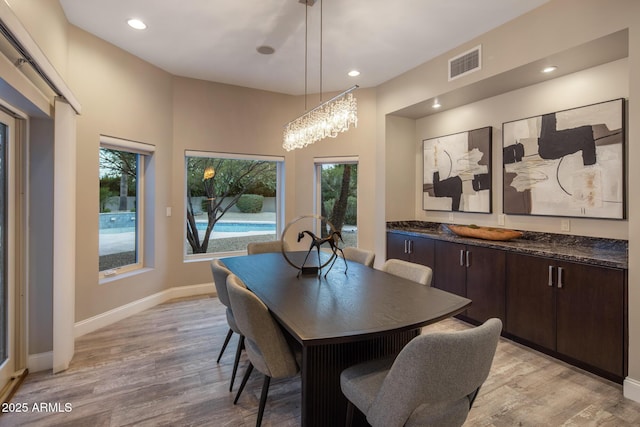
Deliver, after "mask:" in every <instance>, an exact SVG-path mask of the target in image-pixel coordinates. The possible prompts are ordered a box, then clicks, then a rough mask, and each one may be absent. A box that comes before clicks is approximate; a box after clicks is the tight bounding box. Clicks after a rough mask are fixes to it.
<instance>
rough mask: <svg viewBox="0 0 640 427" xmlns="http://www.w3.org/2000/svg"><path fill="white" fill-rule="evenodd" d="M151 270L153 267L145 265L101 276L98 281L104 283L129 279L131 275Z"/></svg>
mask: <svg viewBox="0 0 640 427" xmlns="http://www.w3.org/2000/svg"><path fill="white" fill-rule="evenodd" d="M150 271H153V268H149V267H143V268H138V269H136V270H129V271H124V272H122V273H116V274H113V275H110V276H107V277H101V278H100V280H99V281H98V284H100V285H104V284H107V283H111V282H116V281H118V280H121V279H128V278H129V277H133V276H137V275H139V274H144V273H148V272H150Z"/></svg>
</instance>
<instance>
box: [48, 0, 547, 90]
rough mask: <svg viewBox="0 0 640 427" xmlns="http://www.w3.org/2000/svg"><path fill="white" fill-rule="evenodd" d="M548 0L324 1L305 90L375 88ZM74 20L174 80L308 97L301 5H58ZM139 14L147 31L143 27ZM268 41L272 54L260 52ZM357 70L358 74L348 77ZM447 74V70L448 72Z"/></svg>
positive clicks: (314, 12)
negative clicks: (137, 26)
mask: <svg viewBox="0 0 640 427" xmlns="http://www.w3.org/2000/svg"><path fill="white" fill-rule="evenodd" d="M547 1H548V0H324V1H322V0H318V2H317V3H316V4H315V5H314V6H313V7H310V8H309V9H308V26H307V28H308V31H307V32H308V41H307V50H308V64H307V69H308V72H307V76H308V77H307V81H308V87H307V91H308V93H316V92H319V91H320V78H319V76H320V71H319V69H320V66H319V64H320V56H319V51H320V49H319V47H320V25H319V22H320V19H319V17H320V10H321V2H322V3H324V5H322V8H323V11H322V12H323V13H322V16H323V20H322V21H323V23H322V44H323V49H322V85H323V86H322V90H323V91H324V92H330V91H341V90H344V89H347V88H348V87H351V86H352V85H354V84H358V85H360V86H361V87H373V86H377V85H379V84H381V83H383V82H385V81H387V80H389V79H391V78H393V77H395V76H397V75H399V74H401V73H403V72H405V71H408V70H410V69H412V68H414V67H416V66H418V65H420V64H422V63H424V62H426V61H428V60H429V59H431V58H433V57H435V56H438V55H440V54H442V53H444V52H446V51H448V50H450V49H452V48H454V47H456V46H459V45H461V44H462V43H464V42H466V41H469V40H471V39H472V38H474V37H476V36H478V35H480V34H482V33H485V32H487V31H489V30H491V29H492V28H495V27H497V26H499V25H501V24H503V23H505V22H507V21H509V20H511V19H513V18H515V17H517V16H519V15H521V14H523V13H526V12H527V11H529V10H532V9H534V8H536V7H538V6H540V5H541V4H543V3H546V2H547ZM60 3H61V5H62V7H63V9H64V12H65V14H66V16H67V19H68V20H69V22H71V23H72V24H74V25H76V26H78V27H80V28H82V29H84V30H86V31H88V32H90V33H92V34H95V35H96V36H98V37H100V38H101V39H104V40H106V41H108V42H110V43H112V44H114V45H116V46H118V47H120V48H122V49H124V50H126V51H128V52H130V53H132V54H134V55H136V56H138V57H140V58H142V59H144V60H145V61H148V62H150V63H152V64H155V65H156V66H158V67H160V68H162V69H164V70H166V71H168V72H169V73H171V74H174V75H178V76H185V77H192V78H197V79H202V80H209V81H215V82H221V83H227V84H233V85H239V86H245V87H251V88H256V89H263V90H269V91H274V92H281V93H287V94H295V95H299V94H303V93H304V92H305V6H304V4H301V3H299V1H298V0H244V1H242V0H183V1H177V0H60ZM132 17H136V18H139V19H142V20H143V21H145V22H146V24H147V26H148V28H147V29H146V30H144V31H136V30H133V29H131V28H129V27H128V25H127V23H126V21H127V20H128V19H129V18H132ZM261 45H269V46H272V47H273V48H274V49H275V53H274V54H272V55H262V54H259V53H258V52H257V51H256V48H257V47H258V46H261ZM351 69H358V70H359V71H360V72H361V75H360V76H358V77H355V78H354V77H348V76H347V72H348V71H350V70H351ZM443 72H446V71H444V70H443Z"/></svg>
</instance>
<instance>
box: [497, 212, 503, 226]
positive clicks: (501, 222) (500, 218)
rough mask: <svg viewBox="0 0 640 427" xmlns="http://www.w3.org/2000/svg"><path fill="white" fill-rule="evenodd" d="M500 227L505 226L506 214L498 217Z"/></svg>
mask: <svg viewBox="0 0 640 427" xmlns="http://www.w3.org/2000/svg"><path fill="white" fill-rule="evenodd" d="M498 225H504V214H500V215H498Z"/></svg>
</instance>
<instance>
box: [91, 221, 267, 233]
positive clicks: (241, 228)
mask: <svg viewBox="0 0 640 427" xmlns="http://www.w3.org/2000/svg"><path fill="white" fill-rule="evenodd" d="M196 227H197V228H198V231H205V230H206V229H207V223H206V222H205V221H197V222H196ZM134 231H136V229H135V227H118V228H106V229H104V228H103V229H101V230H100V233H102V234H119V233H132V232H134ZM213 231H216V232H219V233H244V232H250V231H273V232H274V233H275V231H276V224H275V223H273V222H218V223H216V225H215V226H214V227H213Z"/></svg>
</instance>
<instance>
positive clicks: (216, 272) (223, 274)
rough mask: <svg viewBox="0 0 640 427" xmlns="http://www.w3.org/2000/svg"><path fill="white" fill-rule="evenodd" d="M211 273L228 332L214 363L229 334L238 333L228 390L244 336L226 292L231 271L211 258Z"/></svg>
mask: <svg viewBox="0 0 640 427" xmlns="http://www.w3.org/2000/svg"><path fill="white" fill-rule="evenodd" d="M211 274H212V275H213V283H214V285H215V287H216V293H217V294H218V299H219V300H220V302H221V303H222V304H223V305H224V306H225V307H226V308H227V310H226V315H227V324H228V325H229V332H227V336H226V337H225V339H224V344H222V348H221V349H220V354H218V360H216V363H220V358H221V357H222V354H223V353H224V350H225V349H226V348H227V344H229V340H230V339H231V336H232V335H233V333H234V332H235V333H236V334H238V335H239V338H238V347H237V348H236V357H235V360H234V362H233V372H232V373H231V383H230V384H229V391H231V390H232V389H233V383H234V381H235V379H236V372H238V363H239V362H240V355H241V353H242V348H243V347H244V336H243V335H242V333H241V332H240V329H239V328H238V325H237V324H236V319H235V317H234V316H233V311H232V310H231V302H230V301H229V293H228V292H227V276H228V275H229V274H232V273H231V271H229V269H228V268H227V267H226V266H225V265H224V263H223V262H222V261H220V260H219V259H214V260H211Z"/></svg>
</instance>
